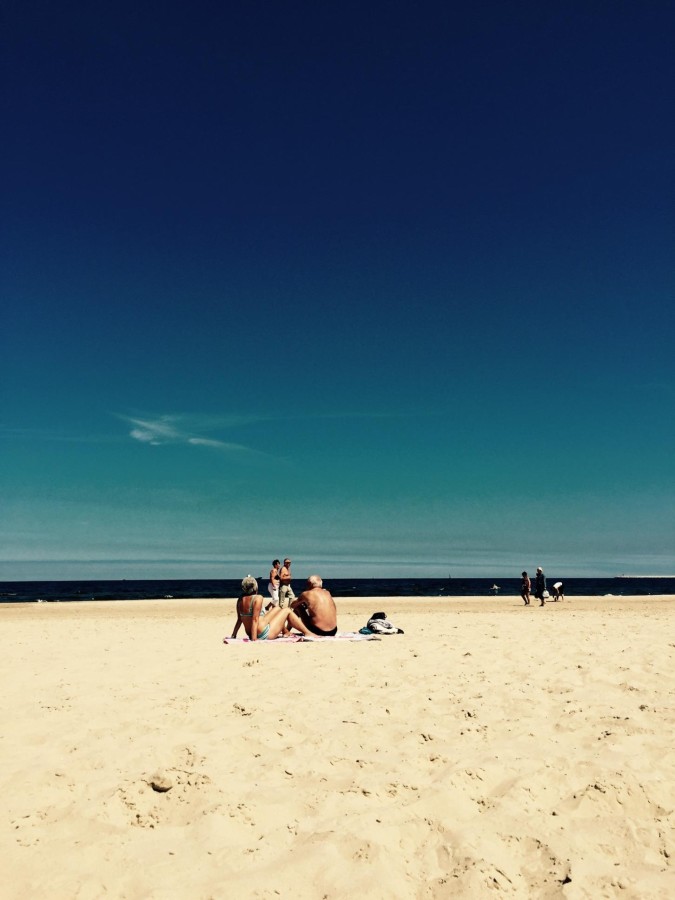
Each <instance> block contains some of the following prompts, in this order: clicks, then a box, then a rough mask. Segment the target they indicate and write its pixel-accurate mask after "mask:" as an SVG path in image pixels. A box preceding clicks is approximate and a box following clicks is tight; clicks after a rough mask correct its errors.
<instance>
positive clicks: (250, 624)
mask: <svg viewBox="0 0 675 900" xmlns="http://www.w3.org/2000/svg"><path fill="white" fill-rule="evenodd" d="M263 602H264V599H263V597H262V595H261V594H259V593H258V582H257V581H256V580H255V578H252V577H251V576H250V575H247V576H246V578H244V580H243V581H242V583H241V597H239V599H238V600H237V624H236V625H235V626H234V631H233V632H232V637H233V638H236V636H237V632H238V631H239V626H240V625H243V626H244V631H245V632H246V634H247V635H248V636H249V638H250V639H251V640H252V641H271V640H272V639H273V638H275V637H279V635H280V634H282V632H283V633H284V634H288V629H287V628H286V619H287V618H288V614H289V613H290V609H288V608H286V609H280V608H279V607H278V606H273V607H272V608H271V609H270V610H269V611H268V612H266V613H264V614H263V612H262V605H263Z"/></svg>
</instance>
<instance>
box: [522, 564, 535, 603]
mask: <svg viewBox="0 0 675 900" xmlns="http://www.w3.org/2000/svg"><path fill="white" fill-rule="evenodd" d="M522 574H523V583H522V584H521V586H520V596H521V597H522V598H523V600H524V601H525V606H529V605H530V590H531V588H532V584H531V583H530V578H529V576H528V574H527V572H523V573H522Z"/></svg>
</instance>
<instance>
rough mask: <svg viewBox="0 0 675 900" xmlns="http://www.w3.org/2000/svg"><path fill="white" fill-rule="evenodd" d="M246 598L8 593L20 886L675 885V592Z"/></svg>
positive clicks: (4, 738) (86, 889) (11, 785)
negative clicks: (107, 599) (245, 626)
mask: <svg viewBox="0 0 675 900" xmlns="http://www.w3.org/2000/svg"><path fill="white" fill-rule="evenodd" d="M233 608H234V602H233V601H232V600H222V601H214V600H197V601H190V602H188V601H166V600H162V601H141V602H124V603H122V602H119V603H104V602H100V603H76V604H31V605H28V606H3V607H0V634H1V635H2V638H1V640H2V643H1V646H0V650H1V654H0V660H1V662H0V665H1V673H2V686H3V690H2V703H1V710H2V718H1V720H0V724H1V726H2V727H1V737H0V759H1V760H2V769H1V776H2V780H1V783H0V794H1V800H0V804H1V806H2V813H3V815H2V817H1V820H0V821H1V822H2V826H1V829H0V853H1V856H2V860H3V863H2V875H1V878H0V896H1V897H2V898H3V900H12V898H21V900H26V898H31V900H35V898H43V897H44V898H50V900H60V898H64V900H65V898H67V900H71V898H78V900H84V898H87V900H89V898H100V897H110V898H162V900H166V898H181V900H182V898H190V900H201V898H204V900H206V898H237V897H260V898H268V897H269V898H276V897H282V898H286V897H288V898H291V897H293V898H329V900H332V898H346V897H350V898H361V897H372V898H417V897H420V898H422V897H424V898H426V897H439V898H447V897H470V898H477V897H478V898H480V897H489V896H494V895H495V894H497V895H499V894H501V895H505V896H512V897H536V898H542V897H543V898H549V897H550V898H554V897H561V898H563V897H564V898H581V897H587V898H594V900H595V898H600V897H621V898H625V900H628V898H636V900H637V898H640V900H644V898H652V897H660V898H661V897H662V898H671V897H673V896H675V865H674V857H675V840H674V834H675V812H674V809H675V727H674V726H675V628H674V627H673V625H674V622H675V617H674V612H675V598H674V597H653V598H645V599H643V598H639V599H638V598H624V599H619V598H602V599H590V598H572V599H571V600H568V601H565V602H564V603H557V604H556V603H548V604H547V605H546V607H545V608H544V609H540V608H539V607H537V606H534V605H533V606H532V607H530V608H525V607H523V606H522V603H521V601H520V599H519V598H499V599H489V598H487V599H482V598H481V599H465V600H452V599H451V600H446V599H414V600H412V599H410V600H403V599H386V600H383V599H375V600H373V599H370V600H351V599H350V600H348V601H340V602H339V610H340V622H339V624H340V627H341V628H342V629H344V630H357V629H358V628H359V627H360V626H362V625H364V624H365V622H366V620H367V619H368V617H369V615H370V613H372V612H374V611H375V610H379V609H382V610H384V611H386V612H387V613H388V615H389V617H390V619H391V620H392V621H393V622H394V623H395V624H396V625H398V626H400V627H401V628H403V629H404V630H405V635H401V636H396V637H385V638H383V639H382V641H380V642H374V641H373V642H362V643H346V642H344V643H337V642H335V643H323V644H316V643H313V644H291V645H289V644H282V645H276V646H275V645H274V644H273V643H270V644H259V645H254V644H247V645H241V646H240V645H237V646H225V645H223V643H222V641H221V639H222V637H223V636H224V635H225V634H229V633H230V631H231V628H232V624H233V619H234V616H233ZM156 773H157V774H160V775H163V776H164V777H165V778H168V779H169V780H170V782H171V783H172V785H173V786H172V787H171V789H170V790H169V791H167V792H165V793H158V792H156V791H155V790H153V789H152V788H151V787H150V785H149V782H150V781H151V780H152V777H153V775H155V774H156Z"/></svg>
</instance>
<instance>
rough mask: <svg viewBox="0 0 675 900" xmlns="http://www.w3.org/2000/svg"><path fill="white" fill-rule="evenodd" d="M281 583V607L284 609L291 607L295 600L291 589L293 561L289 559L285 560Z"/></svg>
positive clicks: (280, 576)
mask: <svg viewBox="0 0 675 900" xmlns="http://www.w3.org/2000/svg"><path fill="white" fill-rule="evenodd" d="M279 581H280V582H281V584H280V586H279V606H280V607H281V608H282V609H284V607H289V606H290V605H291V603H292V602H293V601H294V600H295V594H294V593H293V588H292V587H291V561H290V559H289V558H288V557H286V559H284V564H283V566H282V567H281V570H280V572H279Z"/></svg>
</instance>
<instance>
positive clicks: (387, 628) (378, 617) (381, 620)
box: [359, 612, 403, 634]
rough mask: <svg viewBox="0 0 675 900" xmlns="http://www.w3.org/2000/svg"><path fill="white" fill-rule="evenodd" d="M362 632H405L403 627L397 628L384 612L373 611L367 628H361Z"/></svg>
mask: <svg viewBox="0 0 675 900" xmlns="http://www.w3.org/2000/svg"><path fill="white" fill-rule="evenodd" d="M359 633H360V634H403V629H402V628H397V627H396V626H395V625H393V624H392V623H391V622H390V621H389V619H388V618H387V614H386V613H383V612H376V613H373V614H372V616H371V617H370V618H369V619H368V624H367V625H366V627H365V628H361V629H360V632H359Z"/></svg>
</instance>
